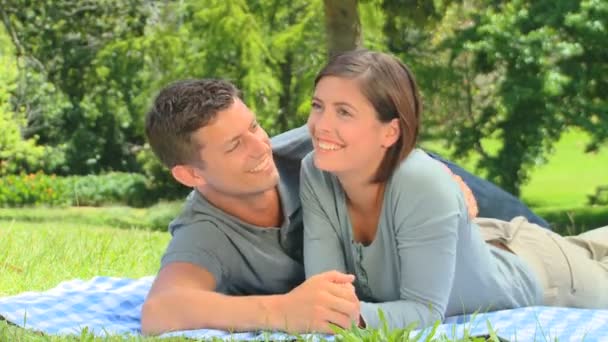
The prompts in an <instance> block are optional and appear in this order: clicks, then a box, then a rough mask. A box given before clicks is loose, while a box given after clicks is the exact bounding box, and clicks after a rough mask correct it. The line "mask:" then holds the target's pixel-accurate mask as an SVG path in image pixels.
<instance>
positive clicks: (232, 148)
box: [227, 140, 241, 153]
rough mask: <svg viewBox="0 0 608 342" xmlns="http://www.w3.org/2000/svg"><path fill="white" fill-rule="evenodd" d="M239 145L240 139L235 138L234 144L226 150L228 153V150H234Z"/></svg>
mask: <svg viewBox="0 0 608 342" xmlns="http://www.w3.org/2000/svg"><path fill="white" fill-rule="evenodd" d="M239 145H241V141H240V140H237V141H236V142H235V143H234V145H232V147H230V149H229V150H228V151H227V152H228V153H230V152H232V151H234V150H236V148H237V147H239Z"/></svg>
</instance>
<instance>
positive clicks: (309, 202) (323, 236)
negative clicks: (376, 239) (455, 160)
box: [300, 155, 346, 278]
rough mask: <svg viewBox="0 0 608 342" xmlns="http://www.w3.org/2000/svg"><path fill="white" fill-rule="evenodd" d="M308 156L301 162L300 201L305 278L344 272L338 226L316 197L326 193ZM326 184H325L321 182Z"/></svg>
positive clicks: (342, 250) (319, 176)
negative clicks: (330, 272)
mask: <svg viewBox="0 0 608 342" xmlns="http://www.w3.org/2000/svg"><path fill="white" fill-rule="evenodd" d="M310 157H311V156H310V155H309V156H308V157H307V158H305V159H304V161H303V163H302V170H301V176H300V200H301V202H302V211H303V213H302V215H303V220H304V268H305V271H306V278H310V277H311V276H313V275H315V274H319V273H323V272H325V271H330V270H336V271H339V272H343V273H346V262H345V255H344V247H343V245H342V242H341V241H340V239H339V236H338V233H337V232H338V231H339V227H335V226H334V225H332V222H331V220H330V219H329V216H328V214H327V212H326V210H328V209H329V208H323V206H322V205H321V198H320V196H328V195H329V191H327V188H326V187H325V188H320V187H321V186H322V183H321V181H322V180H323V179H322V175H321V174H320V173H319V171H318V170H316V169H314V166H313V165H312V159H311V158H310ZM325 186H326V185H325Z"/></svg>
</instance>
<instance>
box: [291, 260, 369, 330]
mask: <svg viewBox="0 0 608 342" xmlns="http://www.w3.org/2000/svg"><path fill="white" fill-rule="evenodd" d="M354 280H355V277H354V276H353V275H350V274H344V273H341V272H338V271H329V272H325V273H321V274H317V275H315V276H313V277H311V278H310V279H308V280H306V281H305V282H304V283H302V284H301V285H300V286H298V287H296V288H295V289H293V290H292V291H291V292H289V293H287V294H286V295H284V297H283V298H282V302H281V312H280V313H279V314H282V318H283V319H284V322H285V324H284V327H283V328H281V329H282V330H285V331H288V332H291V333H302V332H320V333H333V331H332V330H331V328H330V324H331V323H333V324H335V325H337V326H339V327H342V328H346V329H348V328H349V327H350V326H351V324H352V323H353V322H354V323H355V324H357V323H358V321H359V313H360V304H359V299H358V298H357V295H356V294H355V287H354V286H353V284H352V282H353V281H354ZM279 319H280V318H279ZM279 326H280V325H279Z"/></svg>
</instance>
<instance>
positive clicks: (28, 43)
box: [0, 0, 149, 173]
mask: <svg viewBox="0 0 608 342" xmlns="http://www.w3.org/2000/svg"><path fill="white" fill-rule="evenodd" d="M146 5H147V2H144V1H140V0H124V1H108V0H105V1H96V2H86V3H83V2H79V1H66V0H63V1H57V0H45V1H37V2H31V1H25V0H10V1H4V2H3V5H2V6H1V7H0V14H1V17H2V20H3V23H4V26H5V27H6V28H7V31H8V32H9V34H10V36H11V37H12V40H13V43H14V44H15V46H16V48H17V51H16V53H17V55H18V56H21V57H22V58H23V59H24V61H23V65H22V73H23V75H24V76H23V79H24V80H25V81H26V82H27V84H26V86H25V87H23V89H22V90H23V91H22V92H21V93H22V96H18V98H17V99H16V100H15V101H14V102H15V103H16V105H24V104H28V105H29V104H30V102H32V104H33V105H34V106H33V107H26V108H28V110H29V112H28V117H31V118H32V119H31V120H30V121H29V122H28V123H29V124H30V126H29V131H33V132H36V134H38V135H39V136H40V138H41V141H43V142H46V143H49V144H53V145H65V149H64V151H65V153H66V159H67V163H68V165H66V166H65V169H67V170H59V171H62V172H70V173H87V172H91V171H97V172H98V171H102V170H107V169H113V168H115V164H119V165H121V166H123V169H128V167H129V166H132V165H133V164H134V163H131V164H129V163H128V161H127V162H125V161H124V160H123V159H124V158H125V153H116V152H117V149H116V148H114V149H112V147H114V145H116V144H119V145H122V146H124V145H126V143H127V141H125V140H126V139H123V135H121V134H117V133H116V132H115V130H114V126H113V125H111V123H113V121H114V120H113V119H112V116H113V115H114V113H113V112H111V111H107V112H104V115H103V119H105V120H101V119H100V120H95V119H94V118H92V117H90V116H87V115H89V113H88V112H87V111H88V110H89V109H90V106H87V101H85V98H86V95H87V94H88V91H89V89H88V88H87V85H88V84H87V80H90V79H91V77H92V76H91V75H92V74H94V63H93V62H94V61H95V59H96V56H97V53H98V52H99V51H100V50H102V49H103V48H104V47H105V46H106V45H107V44H108V43H109V42H111V41H114V40H121V39H124V38H125V37H128V36H130V35H141V34H143V27H144V25H145V13H146V11H147V9H148V7H149V6H146ZM116 62H120V61H116ZM123 76H124V77H129V75H123ZM47 79H48V82H50V83H52V84H53V87H45V85H46V84H47V81H46V80H47ZM99 81H103V80H99ZM37 84H39V85H42V86H43V87H37V86H36V85H37ZM100 84H103V85H105V86H106V87H108V88H112V87H113V86H114V85H113V84H112V83H109V82H108V83H101V82H100ZM49 97H50V98H51V99H55V102H56V103H54V106H50V107H49V108H47V107H46V106H45V104H49V102H52V101H48V98H49ZM30 98H33V100H30ZM108 100H109V101H111V100H112V98H108ZM102 109H106V108H102ZM41 111H42V112H41ZM93 115H94V114H93ZM115 121H117V122H119V123H122V121H121V120H115ZM108 122H109V123H108ZM49 123H54V124H57V125H58V127H57V126H55V127H54V128H53V129H49V130H45V129H39V127H40V126H42V127H44V126H48V125H49ZM68 132H69V134H66V133H68ZM106 145H110V148H107V150H108V151H107V152H106V151H105V150H104V149H105V148H106ZM100 150H102V151H103V153H101V152H100ZM119 152H122V150H119ZM109 153H112V154H113V158H114V159H111V160H110V158H105V159H104V160H103V162H106V163H108V165H107V166H105V165H101V163H99V160H101V159H102V157H105V156H107V154H109ZM127 157H128V155H127ZM131 159H132V160H134V156H131ZM115 160H117V162H116V161H115Z"/></svg>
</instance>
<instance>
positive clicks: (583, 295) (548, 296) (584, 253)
mask: <svg viewBox="0 0 608 342" xmlns="http://www.w3.org/2000/svg"><path fill="white" fill-rule="evenodd" d="M474 222H475V223H477V224H478V225H479V227H480V228H481V233H482V235H483V237H484V239H485V240H486V241H492V242H499V243H502V244H503V245H504V246H506V247H507V248H508V249H509V250H511V251H512V252H513V253H514V254H516V255H518V256H520V257H521V258H522V259H524V260H525V261H526V263H527V264H528V265H529V266H530V267H531V268H532V269H533V270H534V272H535V273H536V275H537V277H538V279H539V280H540V281H541V283H542V286H543V290H544V304H545V305H551V306H567V307H580V308H594V309H608V226H606V227H602V228H597V229H594V230H590V231H588V232H585V233H582V234H580V235H577V236H568V237H562V236H560V235H559V234H556V233H554V232H551V231H549V230H547V229H544V228H542V227H540V226H538V225H536V224H533V223H529V222H528V221H527V220H526V219H525V218H524V217H516V218H514V219H513V220H511V221H510V222H506V221H500V220H496V219H486V218H476V219H475V220H474Z"/></svg>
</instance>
